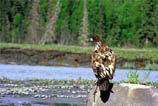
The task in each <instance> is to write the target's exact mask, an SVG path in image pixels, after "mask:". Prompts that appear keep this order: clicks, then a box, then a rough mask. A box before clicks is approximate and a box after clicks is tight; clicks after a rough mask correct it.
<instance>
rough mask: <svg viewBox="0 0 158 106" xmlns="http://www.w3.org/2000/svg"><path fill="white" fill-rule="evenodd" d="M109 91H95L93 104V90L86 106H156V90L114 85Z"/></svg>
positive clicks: (148, 87)
mask: <svg viewBox="0 0 158 106" xmlns="http://www.w3.org/2000/svg"><path fill="white" fill-rule="evenodd" d="M111 88H112V89H111V91H108V92H100V91H99V89H97V93H96V95H95V102H93V100H94V98H93V97H94V96H93V92H94V89H95V88H93V89H92V90H91V91H90V93H89V95H88V104H87V106H158V88H155V87H153V86H147V85H139V84H125V83H122V84H114V85H112V87H111Z"/></svg>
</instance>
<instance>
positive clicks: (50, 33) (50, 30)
mask: <svg viewBox="0 0 158 106" xmlns="http://www.w3.org/2000/svg"><path fill="white" fill-rule="evenodd" d="M59 12H60V0H58V2H57V4H56V10H55V12H54V14H53V12H52V11H51V14H53V15H52V16H51V18H50V19H49V20H48V23H47V25H46V31H45V33H44V35H43V37H42V39H41V40H40V42H39V44H43V45H44V44H47V43H52V42H54V40H56V21H57V18H58V13H59ZM49 17H50V11H49V15H48V18H49Z"/></svg>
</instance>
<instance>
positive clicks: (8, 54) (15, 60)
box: [0, 47, 152, 69]
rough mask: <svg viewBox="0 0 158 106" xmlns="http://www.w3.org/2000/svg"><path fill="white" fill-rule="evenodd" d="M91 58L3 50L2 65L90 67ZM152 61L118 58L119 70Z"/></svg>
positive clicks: (16, 49)
mask: <svg viewBox="0 0 158 106" xmlns="http://www.w3.org/2000/svg"><path fill="white" fill-rule="evenodd" d="M90 60H91V56H90V54H88V53H74V52H69V51H58V50H36V49H22V48H15V47H10V48H1V49H0V64H28V65H49V66H73V67H77V66H79V67H90ZM149 62H152V60H150V59H142V58H137V59H133V60H130V59H127V58H123V57H118V56H117V68H132V67H133V66H134V68H138V69H140V68H143V67H145V65H146V63H149Z"/></svg>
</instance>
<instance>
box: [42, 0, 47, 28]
mask: <svg viewBox="0 0 158 106" xmlns="http://www.w3.org/2000/svg"><path fill="white" fill-rule="evenodd" d="M47 12H48V0H40V21H41V25H45V23H46V22H47V15H48V14H47Z"/></svg>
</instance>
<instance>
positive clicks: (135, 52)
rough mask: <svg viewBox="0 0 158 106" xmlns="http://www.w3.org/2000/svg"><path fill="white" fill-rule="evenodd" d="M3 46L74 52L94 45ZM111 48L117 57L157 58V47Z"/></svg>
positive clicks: (5, 45) (88, 51)
mask: <svg viewBox="0 0 158 106" xmlns="http://www.w3.org/2000/svg"><path fill="white" fill-rule="evenodd" d="M4 47H19V48H22V49H24V48H28V49H38V50H60V51H71V52H76V53H92V52H93V49H94V47H93V46H90V47H82V46H67V45H54V44H52V45H33V44H14V43H0V48H4ZM112 50H113V51H114V53H115V54H116V56H118V57H123V58H126V59H136V58H143V59H151V60H158V49H157V48H141V49H140V48H116V47H112Z"/></svg>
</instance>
